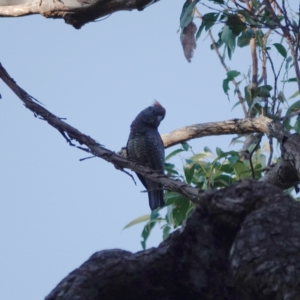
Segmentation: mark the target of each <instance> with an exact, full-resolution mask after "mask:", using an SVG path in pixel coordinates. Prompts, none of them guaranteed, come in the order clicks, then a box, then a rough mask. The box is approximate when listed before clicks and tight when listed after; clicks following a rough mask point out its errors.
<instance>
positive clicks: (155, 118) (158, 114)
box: [140, 100, 166, 128]
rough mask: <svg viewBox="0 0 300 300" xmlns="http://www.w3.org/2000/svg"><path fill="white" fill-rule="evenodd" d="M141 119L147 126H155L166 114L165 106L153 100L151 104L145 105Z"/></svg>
mask: <svg viewBox="0 0 300 300" xmlns="http://www.w3.org/2000/svg"><path fill="white" fill-rule="evenodd" d="M140 115H141V121H142V122H143V123H144V124H145V125H148V126H151V127H155V128H157V127H158V126H159V124H160V122H161V121H162V120H163V119H164V117H165V115H166V110H165V108H164V107H163V106H162V105H161V104H160V103H159V102H158V101H156V100H155V101H154V103H153V105H152V106H149V107H147V108H146V109H144V110H143V111H142V112H141V113H140Z"/></svg>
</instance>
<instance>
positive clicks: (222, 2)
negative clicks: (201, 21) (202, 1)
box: [208, 0, 224, 4]
mask: <svg viewBox="0 0 300 300" xmlns="http://www.w3.org/2000/svg"><path fill="white" fill-rule="evenodd" d="M208 1H212V2H214V3H218V4H224V1H223V0H208Z"/></svg>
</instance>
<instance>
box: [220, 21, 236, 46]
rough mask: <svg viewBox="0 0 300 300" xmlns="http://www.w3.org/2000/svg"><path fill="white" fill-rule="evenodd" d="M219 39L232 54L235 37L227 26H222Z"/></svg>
mask: <svg viewBox="0 0 300 300" xmlns="http://www.w3.org/2000/svg"><path fill="white" fill-rule="evenodd" d="M221 39H222V41H223V42H224V43H225V44H226V46H227V47H228V48H229V49H230V50H231V52H233V51H234V49H235V39H236V35H235V34H234V33H233V32H232V30H231V29H230V28H229V26H227V25H225V26H224V29H223V32H222V35H221Z"/></svg>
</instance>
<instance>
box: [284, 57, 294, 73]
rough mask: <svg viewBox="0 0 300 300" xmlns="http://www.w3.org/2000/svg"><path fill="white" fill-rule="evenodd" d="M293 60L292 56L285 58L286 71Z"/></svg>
mask: <svg viewBox="0 0 300 300" xmlns="http://www.w3.org/2000/svg"><path fill="white" fill-rule="evenodd" d="M291 61H293V59H292V57H291V56H289V57H287V58H286V59H285V70H286V71H287V70H288V68H289V66H290V62H291Z"/></svg>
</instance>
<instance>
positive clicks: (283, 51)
mask: <svg viewBox="0 0 300 300" xmlns="http://www.w3.org/2000/svg"><path fill="white" fill-rule="evenodd" d="M273 46H274V47H275V48H276V49H277V51H278V52H279V53H280V54H281V55H282V56H283V57H284V58H286V56H287V51H286V49H285V48H284V47H283V46H282V44H279V43H274V44H273Z"/></svg>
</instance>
